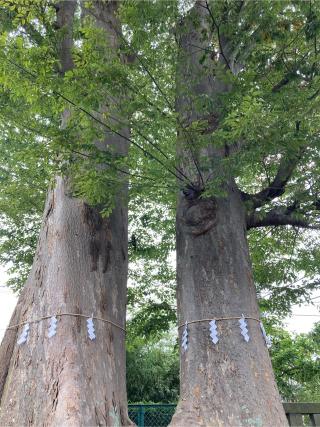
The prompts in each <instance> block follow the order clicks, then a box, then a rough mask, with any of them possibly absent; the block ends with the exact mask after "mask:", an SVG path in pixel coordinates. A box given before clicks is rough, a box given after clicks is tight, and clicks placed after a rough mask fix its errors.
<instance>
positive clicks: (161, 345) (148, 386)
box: [127, 338, 179, 403]
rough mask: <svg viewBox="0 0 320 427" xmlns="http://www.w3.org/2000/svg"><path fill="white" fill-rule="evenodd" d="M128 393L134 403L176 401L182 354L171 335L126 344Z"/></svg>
mask: <svg viewBox="0 0 320 427" xmlns="http://www.w3.org/2000/svg"><path fill="white" fill-rule="evenodd" d="M171 341H172V340H171ZM127 392H128V401H129V402H131V403H137V402H144V403H175V402H176V401H177V399H178V394H179V357H178V351H177V348H176V346H174V345H173V343H172V342H170V341H168V338H167V339H166V338H163V339H162V340H160V342H158V343H155V342H154V341H153V342H152V341H151V342H146V341H144V340H139V339H135V340H133V341H132V342H131V343H129V344H128V345H127Z"/></svg>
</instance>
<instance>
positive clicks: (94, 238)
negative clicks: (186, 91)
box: [0, 1, 131, 426]
mask: <svg viewBox="0 0 320 427" xmlns="http://www.w3.org/2000/svg"><path fill="white" fill-rule="evenodd" d="M94 6H95V7H96V10H95V12H96V13H97V16H98V18H99V17H100V16H101V20H102V21H103V24H101V23H100V22H98V23H97V24H98V25H100V26H102V27H104V28H105V30H106V33H107V34H106V38H107V39H108V40H109V41H110V40H111V43H110V45H111V46H114V47H115V48H117V46H116V44H117V43H116V36H117V35H116V30H117V28H116V29H115V28H114V26H115V22H116V17H115V16H116V15H115V13H116V9H117V3H116V2H107V3H103V2H96V3H94ZM74 9H75V2H71V1H64V2H60V3H59V4H58V5H57V18H58V19H57V22H58V24H59V25H60V28H61V29H62V31H63V34H64V39H63V40H62V43H61V46H60V63H61V71H62V76H63V74H64V72H65V71H66V70H68V69H70V68H72V66H73V61H72V57H71V50H70V49H71V46H72V43H71V42H70V38H71V37H72V30H70V28H72V19H73V13H74ZM98 18H97V19H98ZM109 22H111V23H112V25H113V26H112V28H111V27H108V23H109ZM108 32H109V33H108ZM121 132H122V134H125V135H126V136H127V137H128V136H129V131H128V129H127V128H123V129H121ZM98 145H99V146H100V147H101V149H104V147H106V146H108V145H113V146H115V150H116V152H117V153H118V154H122V155H125V154H126V153H127V150H128V144H127V142H126V141H125V140H124V139H123V138H121V137H118V136H112V135H110V134H107V136H106V140H105V142H104V143H100V144H98ZM110 190H111V187H110V189H108V188H106V189H105V191H110ZM127 198H128V197H127V185H123V187H122V188H121V189H120V190H119V193H118V194H117V196H116V200H115V208H114V209H113V212H112V214H111V215H110V216H109V218H102V216H101V215H100V213H99V211H98V209H96V208H94V207H90V206H88V205H87V204H86V203H85V202H84V201H82V200H79V199H76V198H74V197H72V195H71V192H70V186H69V184H68V182H67V180H66V179H64V178H60V177H58V178H57V179H56V185H55V187H54V189H53V190H51V191H49V194H48V198H47V202H46V206H45V211H44V215H43V222H42V227H41V231H40V237H39V242H38V247H37V250H36V255H35V258H34V263H33V266H32V270H31V273H30V276H29V278H28V280H27V283H26V285H25V287H24V289H23V291H22V293H21V295H20V298H19V301H18V305H17V308H16V310H15V313H14V314H13V317H12V319H11V322H10V325H15V324H17V323H22V322H27V321H30V322H31V321H32V320H38V319H41V318H42V317H47V316H52V315H56V316H57V315H58V316H57V319H58V323H57V333H56V335H54V336H53V337H51V338H49V337H48V326H49V322H50V320H49V319H42V320H39V321H36V322H34V323H30V332H29V337H28V340H27V342H26V343H24V344H21V345H17V338H18V337H19V335H20V334H21V332H22V329H23V326H20V327H19V328H13V329H8V330H7V332H6V334H5V337H4V339H3V342H2V345H1V347H0V425H1V426H9V425H18V426H22V425H29V424H30V425H55V426H63V425H70V426H77V425H85V426H93V425H117V426H118V425H129V424H131V422H130V420H129V418H128V415H127V398H126V382H125V379H126V374H125V372H126V371H125V331H124V327H125V314H126V284H127V269H128V256H127V246H128V236H127V227H128V201H127ZM61 313H69V314H78V315H79V314H80V315H82V316H70V315H61V316H59V314H61ZM91 315H93V316H94V317H97V318H100V319H104V320H106V321H110V322H105V321H103V320H98V319H96V320H94V325H95V334H96V339H94V340H90V339H89V337H88V333H87V324H86V320H87V319H86V317H85V316H91Z"/></svg>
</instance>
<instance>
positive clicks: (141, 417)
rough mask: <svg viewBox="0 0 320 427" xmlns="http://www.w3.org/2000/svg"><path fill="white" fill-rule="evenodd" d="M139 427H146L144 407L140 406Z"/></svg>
mask: <svg viewBox="0 0 320 427" xmlns="http://www.w3.org/2000/svg"><path fill="white" fill-rule="evenodd" d="M138 427H144V405H139V411H138Z"/></svg>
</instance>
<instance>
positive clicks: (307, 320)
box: [0, 267, 320, 340]
mask: <svg viewBox="0 0 320 427" xmlns="http://www.w3.org/2000/svg"><path fill="white" fill-rule="evenodd" d="M6 279H7V276H6V274H5V270H4V269H3V268H2V267H0V340H1V339H2V337H3V335H4V331H5V328H6V327H7V326H8V323H9V321H10V317H11V315H12V312H13V310H14V307H15V305H16V302H17V297H16V296H15V294H14V293H13V292H12V291H11V290H10V289H8V288H7V287H5V282H6ZM318 296H319V298H318V299H316V300H315V301H317V305H303V306H301V307H299V306H295V307H294V308H293V313H294V314H299V315H304V316H292V317H291V318H288V319H287V320H286V324H287V329H288V330H289V331H291V332H297V333H301V332H308V331H310V329H312V326H313V324H314V323H315V322H317V321H320V291H318V292H317V293H314V296H313V298H315V297H318ZM312 314H315V315H317V316H310V315H312ZM306 315H307V316H306Z"/></svg>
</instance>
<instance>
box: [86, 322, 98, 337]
mask: <svg viewBox="0 0 320 427" xmlns="http://www.w3.org/2000/svg"><path fill="white" fill-rule="evenodd" d="M87 330H88V337H89V338H90V339H91V341H92V340H95V339H96V335H95V332H96V331H95V329H94V324H93V319H92V317H90V318H89V319H87Z"/></svg>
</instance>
